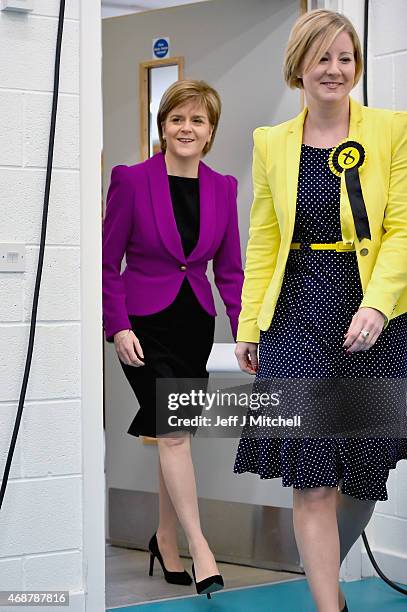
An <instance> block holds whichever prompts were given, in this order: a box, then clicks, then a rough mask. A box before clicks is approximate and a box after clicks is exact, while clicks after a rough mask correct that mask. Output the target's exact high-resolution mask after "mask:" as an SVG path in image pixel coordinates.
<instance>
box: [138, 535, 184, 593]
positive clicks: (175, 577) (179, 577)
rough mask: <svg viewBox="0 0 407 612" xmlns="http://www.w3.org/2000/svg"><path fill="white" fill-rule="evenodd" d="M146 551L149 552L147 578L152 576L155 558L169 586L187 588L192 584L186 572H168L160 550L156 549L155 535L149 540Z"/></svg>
mask: <svg viewBox="0 0 407 612" xmlns="http://www.w3.org/2000/svg"><path fill="white" fill-rule="evenodd" d="M148 549H149V551H150V571H149V572H148V575H149V576H152V575H153V570H154V559H155V558H157V559H158V562H159V564H160V565H161V569H162V571H163V573H164V578H165V580H166V581H167V582H168V583H169V584H181V585H183V586H189V585H190V584H192V578H191V576H190V575H189V574H188V572H187V571H186V570H184V571H183V572H170V571H168V570H167V568H166V567H165V565H164V561H163V558H162V556H161V553H160V549H159V548H158V542H157V534H156V533H155V534H154V535H153V537H152V538H151V540H150V542H149V544H148Z"/></svg>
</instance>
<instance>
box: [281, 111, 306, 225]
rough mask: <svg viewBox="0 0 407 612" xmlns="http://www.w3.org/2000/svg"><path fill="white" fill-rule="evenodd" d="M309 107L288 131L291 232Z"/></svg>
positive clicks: (289, 216) (294, 120)
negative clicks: (304, 127)
mask: <svg viewBox="0 0 407 612" xmlns="http://www.w3.org/2000/svg"><path fill="white" fill-rule="evenodd" d="M307 112H308V109H307V108H306V107H305V108H304V110H303V111H302V112H301V113H300V114H299V115H297V117H295V118H294V119H293V121H292V124H291V127H290V128H289V131H288V138H287V141H286V142H287V144H286V173H287V174H286V180H287V206H288V220H289V226H290V233H291V234H292V232H293V231H294V223H295V212H296V208H297V189H298V175H299V169H300V157H301V143H302V131H303V125H304V120H305V117H306V115H307Z"/></svg>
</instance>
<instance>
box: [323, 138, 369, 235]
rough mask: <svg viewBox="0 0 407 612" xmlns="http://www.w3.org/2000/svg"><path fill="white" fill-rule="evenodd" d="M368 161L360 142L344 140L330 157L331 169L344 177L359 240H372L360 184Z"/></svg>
mask: <svg viewBox="0 0 407 612" xmlns="http://www.w3.org/2000/svg"><path fill="white" fill-rule="evenodd" d="M365 161H366V153H365V149H364V148H363V146H362V145H361V144H360V142H357V141H356V140H344V141H343V142H341V143H340V144H339V145H338V146H337V147H335V149H333V151H331V153H330V155H329V160H328V164H329V168H330V170H331V172H333V173H334V174H335V175H336V176H339V177H340V176H342V174H343V175H344V179H345V184H346V190H347V192H348V197H349V203H350V207H351V210H352V216H353V221H354V224H355V228H356V234H357V237H358V239H359V240H362V239H363V238H368V239H369V240H370V238H371V234H370V226H369V218H368V216H367V211H366V205H365V201H364V199H363V193H362V185H361V184H360V178H359V168H361V167H362V166H363V164H364V163H365Z"/></svg>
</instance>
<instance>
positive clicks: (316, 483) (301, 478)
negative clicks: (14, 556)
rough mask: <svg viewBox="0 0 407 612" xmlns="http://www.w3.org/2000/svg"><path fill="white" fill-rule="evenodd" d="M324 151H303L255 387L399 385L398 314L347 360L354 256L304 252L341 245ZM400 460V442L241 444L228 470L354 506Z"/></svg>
mask: <svg viewBox="0 0 407 612" xmlns="http://www.w3.org/2000/svg"><path fill="white" fill-rule="evenodd" d="M331 150H332V149H319V148H315V147H310V146H307V145H302V149H301V161H300V170H299V180H298V194H297V210H296V221H295V228H294V235H293V241H294V242H301V243H303V244H304V245H305V247H304V248H303V249H301V250H291V251H290V253H289V256H288V260H287V265H286V269H285V274H284V280H283V285H282V289H281V292H280V296H279V299H278V303H277V307H276V310H275V314H274V316H273V320H272V323H271V325H270V327H269V329H268V330H267V331H265V332H261V334H260V344H259V371H258V373H257V377H256V380H257V381H260V380H261V379H272V378H281V379H287V378H307V379H309V378H316V379H321V378H332V377H334V378H335V377H336V378H340V379H346V378H354V379H356V378H360V379H365V378H391V379H406V378H407V314H404V315H401V316H399V317H396V318H395V319H393V320H391V321H390V323H389V325H388V326H387V328H386V329H385V330H384V331H383V332H382V334H381V335H380V337H379V338H378V340H377V342H376V343H375V345H374V346H373V347H372V348H371V349H369V350H368V351H362V352H357V353H353V354H351V355H347V354H346V353H345V350H344V349H343V347H342V345H343V340H344V334H345V332H346V331H347V329H348V327H349V325H350V323H351V319H352V317H353V315H354V314H355V312H356V311H357V310H358V308H359V305H360V303H361V301H362V297H363V293H362V288H361V285H360V278H359V272H358V266H357V260H356V253H355V252H354V251H350V252H342V253H338V252H336V251H313V250H311V249H309V248H307V247H306V245H307V243H308V244H309V243H312V242H336V241H338V240H341V239H342V235H341V227H340V217H339V199H340V178H339V177H337V176H335V175H334V174H333V173H332V172H331V171H330V170H329V167H328V157H329V153H330V151H331ZM400 459H407V439H406V438H396V437H380V438H378V437H374V438H361V437H359V438H356V437H355V438H351V437H349V438H340V437H335V438H328V437H324V438H316V437H313V438H299V437H297V438H294V437H284V438H281V437H279V438H272V437H262V436H261V435H259V436H258V437H252V433H251V437H245V430H243V433H242V437H241V439H240V442H239V447H238V450H237V455H236V459H235V466H234V472H236V473H239V474H240V473H243V472H252V473H255V474H258V475H259V476H260V478H262V479H266V478H279V477H281V478H282V484H283V486H293V487H295V488H297V489H304V488H310V487H320V486H328V487H336V486H338V483H339V480H340V479H343V484H342V489H341V490H342V492H343V493H346V494H348V495H351V496H353V497H356V498H358V499H361V500H366V499H371V500H386V499H387V489H386V482H387V479H388V476H389V470H390V469H393V468H395V467H396V464H397V461H399V460H400Z"/></svg>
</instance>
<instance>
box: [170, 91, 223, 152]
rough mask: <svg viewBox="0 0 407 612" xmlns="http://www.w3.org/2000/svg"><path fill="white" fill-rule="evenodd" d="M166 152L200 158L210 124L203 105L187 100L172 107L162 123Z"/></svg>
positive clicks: (206, 141) (209, 137) (206, 140)
mask: <svg viewBox="0 0 407 612" xmlns="http://www.w3.org/2000/svg"><path fill="white" fill-rule="evenodd" d="M162 128H163V136H164V138H165V140H166V143H167V152H168V153H170V155H173V156H175V157H181V158H184V159H185V158H200V157H201V155H202V151H203V149H204V147H205V145H206V144H207V143H208V142H209V141H210V139H211V135H212V126H211V124H210V123H209V119H208V113H207V111H206V109H205V107H204V106H203V105H201V104H196V102H188V103H187V104H183V105H180V106H176V107H174V108H173V109H172V110H171V112H170V113H168V116H167V118H166V120H165V122H164V123H163V126H162Z"/></svg>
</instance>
